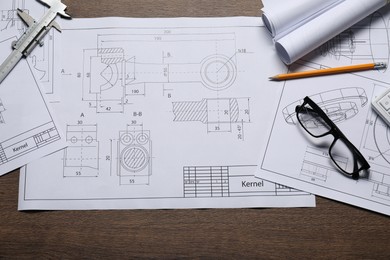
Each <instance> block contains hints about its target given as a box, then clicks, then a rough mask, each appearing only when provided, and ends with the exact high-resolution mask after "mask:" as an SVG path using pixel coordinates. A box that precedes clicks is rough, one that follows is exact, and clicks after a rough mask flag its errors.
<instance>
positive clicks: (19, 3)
mask: <svg viewBox="0 0 390 260" xmlns="http://www.w3.org/2000/svg"><path fill="white" fill-rule="evenodd" d="M18 8H19V9H21V10H23V11H25V12H27V13H28V10H26V5H25V0H13V1H12V6H10V9H7V10H0V14H1V18H0V19H1V20H0V24H1V26H0V31H4V30H7V29H10V28H15V29H16V30H17V31H19V32H20V34H22V33H23V32H24V30H25V27H24V26H23V22H22V20H21V19H20V18H19V16H18V13H17V10H18Z"/></svg>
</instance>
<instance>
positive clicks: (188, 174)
mask: <svg viewBox="0 0 390 260" xmlns="http://www.w3.org/2000/svg"><path fill="white" fill-rule="evenodd" d="M249 167H255V166H251V165H246V166H245V165H242V166H185V167H183V183H184V187H183V189H184V191H183V192H184V197H185V198H212V197H214V198H218V197H245V196H256V195H260V196H261V195H274V196H285V195H286V196H288V195H293V194H296V195H299V194H304V192H302V191H298V190H295V189H292V188H289V187H287V186H283V185H280V184H276V183H271V182H267V181H264V180H263V179H259V178H256V177H254V176H253V175H250V174H243V171H240V170H241V169H243V168H249Z"/></svg>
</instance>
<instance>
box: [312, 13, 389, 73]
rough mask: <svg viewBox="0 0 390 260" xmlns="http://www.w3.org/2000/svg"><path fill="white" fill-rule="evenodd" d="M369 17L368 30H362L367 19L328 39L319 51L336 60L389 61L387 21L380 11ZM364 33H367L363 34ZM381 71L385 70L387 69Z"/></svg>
mask: <svg viewBox="0 0 390 260" xmlns="http://www.w3.org/2000/svg"><path fill="white" fill-rule="evenodd" d="M367 19H369V21H368V22H369V23H368V24H369V29H368V30H362V28H366V27H365V26H363V25H362V24H363V23H366V22H367V20H365V21H363V22H362V23H358V24H357V25H355V26H353V27H352V28H351V29H349V30H347V31H345V32H343V33H341V34H339V35H338V36H336V37H335V38H333V39H332V40H330V41H328V42H327V43H325V44H324V45H322V46H321V47H320V48H319V49H318V51H319V52H320V53H321V55H322V56H330V57H334V58H335V59H336V60H341V61H343V62H348V63H357V62H385V63H389V57H390V56H389V54H390V47H389V33H388V30H387V26H386V22H385V20H384V18H383V17H382V15H381V14H380V13H378V12H376V13H374V14H373V15H372V16H371V17H369V18H367ZM366 32H367V33H366ZM362 33H366V35H362ZM384 54H385V55H384ZM381 71H382V72H385V71H386V70H381Z"/></svg>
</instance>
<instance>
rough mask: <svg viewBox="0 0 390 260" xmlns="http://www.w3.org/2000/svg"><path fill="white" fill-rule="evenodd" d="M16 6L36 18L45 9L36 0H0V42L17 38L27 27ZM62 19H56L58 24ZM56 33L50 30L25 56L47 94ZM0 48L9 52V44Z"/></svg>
mask: <svg viewBox="0 0 390 260" xmlns="http://www.w3.org/2000/svg"><path fill="white" fill-rule="evenodd" d="M18 8H19V9H21V10H23V11H24V12H26V13H28V14H29V15H30V16H32V17H35V18H37V19H39V18H41V17H42V16H43V15H44V14H45V12H46V10H47V8H46V7H45V6H44V5H43V4H41V3H40V2H38V1H36V0H27V1H26V0H2V1H1V2H0V42H1V41H3V40H11V42H12V41H14V40H17V39H18V38H19V37H20V36H22V35H23V33H24V32H25V31H26V29H27V27H26V26H25V24H24V22H23V21H22V20H21V19H20V17H19V15H18V14H17V9H18ZM62 21H63V19H58V21H57V22H58V24H59V25H60V26H61V24H62ZM56 34H59V32H57V30H50V31H49V32H48V34H47V35H46V36H45V37H44V38H43V40H42V43H43V44H42V46H39V47H38V48H35V49H34V50H33V52H32V53H31V54H30V55H29V56H28V57H27V58H26V60H27V61H28V63H29V65H30V68H31V71H32V72H33V73H34V75H35V78H36V79H37V81H38V83H39V85H40V86H42V87H43V91H44V92H45V93H47V94H50V93H52V92H53V85H54V73H53V70H54V68H53V65H54V56H53V46H54V38H55V35H56ZM2 50H4V51H6V52H8V51H9V52H11V46H5V47H4V48H3V49H2Z"/></svg>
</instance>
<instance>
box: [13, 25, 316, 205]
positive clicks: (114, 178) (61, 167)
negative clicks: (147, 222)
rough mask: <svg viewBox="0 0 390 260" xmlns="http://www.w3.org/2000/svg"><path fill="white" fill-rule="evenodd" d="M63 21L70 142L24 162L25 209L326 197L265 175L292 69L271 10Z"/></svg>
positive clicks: (62, 73)
mask: <svg viewBox="0 0 390 260" xmlns="http://www.w3.org/2000/svg"><path fill="white" fill-rule="evenodd" d="M62 29H63V32H62V34H61V35H59V36H58V37H59V39H60V41H55V44H54V49H55V50H57V51H58V53H55V56H56V57H61V64H60V65H59V66H55V67H56V68H57V67H58V70H57V71H56V73H57V74H56V75H57V76H58V78H59V80H60V81H61V82H62V84H61V86H60V87H58V86H57V85H55V87H54V91H53V93H52V94H51V95H49V97H50V99H51V102H52V104H53V106H54V109H55V111H56V112H57V114H58V115H59V117H60V120H61V121H62V125H63V127H64V129H65V131H66V139H67V141H68V148H67V149H65V150H64V151H61V152H58V153H56V154H53V155H51V156H49V157H46V158H43V159H42V160H39V161H36V162H33V163H31V164H29V165H27V166H26V167H25V168H24V169H23V171H22V173H21V176H20V195H19V209H20V210H31V209H38V210H42V209H49V210H51V209H65V210H66V209H137V208H221V207H228V208H230V207H292V206H314V203H315V202H314V196H312V195H309V194H307V193H305V192H302V191H298V190H295V189H292V188H289V187H286V186H283V185H279V184H275V183H271V182H267V181H265V180H263V179H259V178H256V177H255V176H254V173H255V171H256V165H257V163H258V159H259V155H260V154H259V147H260V146H261V145H263V144H264V142H263V141H265V139H264V138H263V137H264V134H265V130H266V126H267V124H268V123H267V122H270V119H271V118H270V115H269V113H268V110H267V108H268V106H270V105H273V104H274V100H276V97H277V96H278V95H279V91H280V90H278V89H280V88H277V87H274V86H272V87H270V85H269V82H268V76H269V75H273V74H275V73H276V72H280V71H281V70H285V67H284V66H283V65H282V64H281V63H280V62H279V60H278V59H277V58H276V54H275V53H274V52H273V51H272V44H271V43H269V41H268V38H267V37H266V34H267V33H266V31H265V29H264V27H262V26H261V20H260V18H242V17H238V18H221V19H212V18H210V19H196V18H195V19H191V18H176V19H175V18H173V19H126V18H102V19H83V20H78V19H74V20H72V21H70V22H66V23H62ZM57 55H59V56H57ZM57 76H56V77H55V79H56V78H57ZM59 80H57V82H58V81H59ZM263 139H264V140H263Z"/></svg>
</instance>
